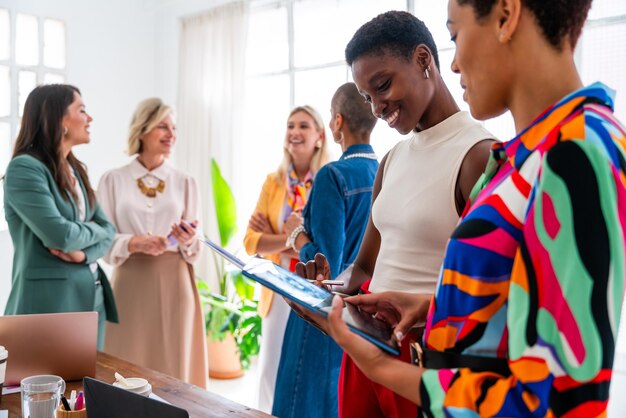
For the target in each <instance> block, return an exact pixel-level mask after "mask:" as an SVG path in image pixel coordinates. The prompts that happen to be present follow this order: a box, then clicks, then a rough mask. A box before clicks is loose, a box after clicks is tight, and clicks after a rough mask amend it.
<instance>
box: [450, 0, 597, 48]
mask: <svg viewBox="0 0 626 418" xmlns="http://www.w3.org/2000/svg"><path fill="white" fill-rule="evenodd" d="M456 1H457V3H458V4H459V5H461V6H463V5H466V4H469V5H470V6H472V8H473V9H474V14H475V15H476V18H477V19H479V20H480V19H482V18H484V17H485V16H487V15H488V14H489V13H491V9H492V8H493V6H494V4H496V2H497V0H456ZM591 2H592V0H522V4H523V5H524V7H525V8H526V9H528V10H529V11H530V12H531V13H532V14H533V16H535V19H536V20H537V23H538V25H539V27H540V28H541V30H542V31H543V34H544V35H545V37H546V39H547V40H548V42H549V43H550V45H552V46H554V47H555V48H556V49H557V50H559V51H560V50H561V49H562V48H563V41H564V40H565V37H568V39H569V43H570V46H571V47H572V49H573V48H574V47H575V46H576V43H577V42H578V38H580V34H581V32H582V30H583V25H584V24H585V20H586V19H587V14H588V13H589V8H590V7H591Z"/></svg>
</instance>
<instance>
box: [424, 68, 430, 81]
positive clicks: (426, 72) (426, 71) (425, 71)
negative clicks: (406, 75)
mask: <svg viewBox="0 0 626 418" xmlns="http://www.w3.org/2000/svg"><path fill="white" fill-rule="evenodd" d="M424 78H430V65H429V66H428V67H426V68H424Z"/></svg>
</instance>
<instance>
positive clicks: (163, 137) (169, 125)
mask: <svg viewBox="0 0 626 418" xmlns="http://www.w3.org/2000/svg"><path fill="white" fill-rule="evenodd" d="M141 142H142V149H141V154H147V155H163V156H168V155H169V154H170V152H171V151H172V148H173V147H174V143H175V142H176V125H175V124H174V121H173V120H172V117H171V116H170V115H168V116H166V117H165V118H164V119H163V120H162V121H161V122H159V124H158V125H157V126H155V127H154V128H153V129H152V130H150V131H149V132H147V133H145V134H144V135H143V136H142V137H141Z"/></svg>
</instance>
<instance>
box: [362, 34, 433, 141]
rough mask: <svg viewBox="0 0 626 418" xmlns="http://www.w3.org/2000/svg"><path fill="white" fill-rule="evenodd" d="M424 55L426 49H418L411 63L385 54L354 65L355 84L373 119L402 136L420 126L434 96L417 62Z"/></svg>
mask: <svg viewBox="0 0 626 418" xmlns="http://www.w3.org/2000/svg"><path fill="white" fill-rule="evenodd" d="M423 52H424V46H422V45H419V46H418V47H417V48H416V49H415V52H414V54H413V57H412V59H411V60H406V59H404V58H402V57H399V56H396V55H394V54H393V53H389V52H385V53H383V54H382V55H364V56H362V57H360V58H358V59H356V60H355V61H354V62H353V63H352V77H353V78H354V82H355V84H356V85H357V87H358V89H359V92H360V93H361V94H362V95H363V97H365V100H367V101H368V102H369V103H371V106H372V113H374V116H376V117H379V118H381V119H383V120H385V122H387V124H388V125H389V127H391V128H394V129H395V130H397V131H398V132H400V133H401V134H403V135H405V134H407V133H409V132H411V131H412V130H413V129H415V128H416V127H417V126H418V125H419V124H420V121H421V119H422V117H423V116H424V113H425V112H426V111H427V109H428V106H429V103H430V101H431V100H432V98H433V96H434V94H435V92H434V86H433V83H429V82H428V81H429V80H428V79H426V78H425V77H424V68H425V66H424V63H423V62H420V59H419V58H418V56H420V55H421V56H423V55H422V53H423Z"/></svg>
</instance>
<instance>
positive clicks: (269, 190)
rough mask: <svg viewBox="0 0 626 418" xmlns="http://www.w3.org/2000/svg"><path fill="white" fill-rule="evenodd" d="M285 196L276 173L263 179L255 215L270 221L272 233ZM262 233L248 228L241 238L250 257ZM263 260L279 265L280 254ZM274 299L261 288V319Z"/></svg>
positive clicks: (271, 294) (283, 186)
mask: <svg viewBox="0 0 626 418" xmlns="http://www.w3.org/2000/svg"><path fill="white" fill-rule="evenodd" d="M286 195H287V189H286V186H285V182H284V180H283V181H281V180H280V178H279V177H278V174H277V173H271V174H269V175H268V176H267V178H266V179H265V183H263V188H262V189H261V195H260V196H259V200H258V201H257V204H256V208H255V210H254V211H255V213H256V212H258V213H261V214H263V215H265V216H267V218H268V219H269V221H270V225H271V226H272V229H273V230H274V232H279V224H278V222H279V220H278V217H279V216H280V212H281V210H282V208H283V206H284V204H285V198H286ZM261 235H262V233H260V232H255V231H252V230H251V229H250V228H248V229H247V230H246V235H245V237H244V238H243V244H244V247H245V248H246V252H247V253H248V254H250V255H254V254H256V253H257V248H258V245H259V240H260V239H261ZM265 258H267V259H269V260H272V261H273V262H274V263H276V264H280V254H271V255H268V256H266V257H265ZM273 298H274V292H272V291H271V290H269V289H268V288H266V287H262V288H261V296H260V300H259V306H258V312H259V315H260V316H261V317H263V318H264V317H266V316H267V314H268V313H269V311H270V308H271V307H272V300H273Z"/></svg>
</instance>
